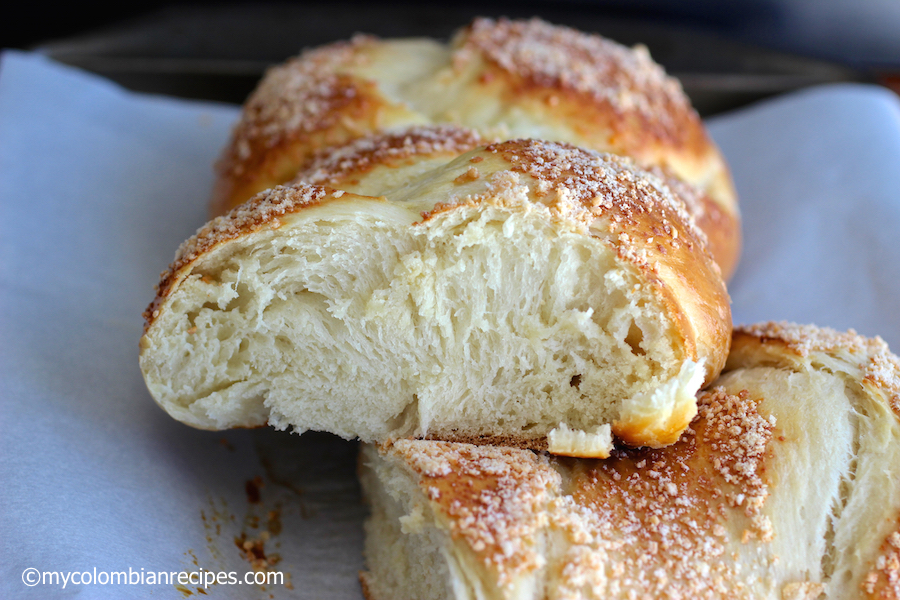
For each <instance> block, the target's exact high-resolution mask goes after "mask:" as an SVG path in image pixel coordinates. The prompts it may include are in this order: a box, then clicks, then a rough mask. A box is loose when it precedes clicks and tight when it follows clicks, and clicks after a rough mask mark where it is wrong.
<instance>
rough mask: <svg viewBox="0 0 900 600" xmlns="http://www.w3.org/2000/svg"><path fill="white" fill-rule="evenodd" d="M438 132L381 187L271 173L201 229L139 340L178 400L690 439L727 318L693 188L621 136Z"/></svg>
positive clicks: (498, 436) (203, 421)
mask: <svg viewBox="0 0 900 600" xmlns="http://www.w3.org/2000/svg"><path fill="white" fill-rule="evenodd" d="M450 137H452V136H450ZM428 139H429V138H428V137H427V136H423V137H422V138H421V139H420V140H418V143H421V144H423V145H426V146H427V145H428V143H429V142H428ZM441 140H442V141H441V143H440V144H437V146H436V147H435V152H434V153H432V154H428V153H427V152H424V151H422V152H418V154H417V156H418V157H419V158H421V157H423V156H430V157H431V158H430V159H429V161H430V162H429V165H430V166H429V167H428V169H426V170H425V172H419V171H415V172H407V173H406V174H405V175H403V176H400V175H401V174H402V172H403V169H400V168H390V169H387V171H386V173H387V175H386V176H385V177H383V178H381V179H378V181H380V182H381V183H379V185H382V184H385V185H384V187H379V188H378V192H377V197H376V196H374V195H362V194H357V193H352V192H349V191H345V190H340V189H337V190H335V189H334V188H330V187H321V186H315V185H310V184H297V185H296V186H294V187H287V188H275V189H274V190H272V191H270V192H266V193H263V194H261V195H259V196H258V197H257V198H256V199H254V200H253V201H251V202H249V203H247V204H245V205H243V206H241V207H239V208H238V209H236V210H235V211H233V212H232V213H230V214H229V215H228V216H227V217H224V218H219V219H217V220H214V221H212V222H211V223H210V224H209V225H207V226H206V227H205V228H204V229H203V230H201V231H200V232H199V233H198V235H197V236H195V237H194V238H193V239H191V240H189V241H188V242H186V243H185V245H183V247H182V248H181V249H180V250H179V253H178V255H177V257H176V261H175V263H174V264H173V265H172V267H171V268H170V269H169V271H168V272H167V273H165V274H164V276H163V279H162V281H161V283H160V286H159V293H158V295H157V298H156V300H155V301H154V303H153V305H152V306H151V307H150V308H149V309H148V311H147V313H146V315H145V316H146V319H147V328H146V332H145V335H144V337H143V338H142V341H141V369H142V371H143V373H144V376H145V379H146V381H147V385H148V388H149V389H150V392H151V394H152V395H153V397H154V398H155V399H156V400H157V401H158V402H159V403H160V404H161V406H162V407H163V408H165V409H166V410H167V411H168V412H169V413H170V414H171V415H172V416H174V417H175V418H177V419H179V420H182V421H184V422H186V423H188V424H190V425H193V426H196V427H202V428H210V429H217V428H226V427H235V426H243V427H252V426H259V425H263V424H266V423H269V424H271V425H274V426H276V427H279V428H287V427H291V428H294V429H295V430H298V431H303V430H306V429H316V430H325V431H330V432H333V433H336V434H338V435H341V436H343V437H347V438H354V437H359V438H360V439H362V440H365V441H378V442H382V441H386V440H389V439H396V438H399V437H410V436H413V437H438V438H441V439H450V440H457V441H475V442H481V443H484V442H491V441H494V442H503V443H509V444H516V445H519V446H522V447H531V448H541V449H542V448H547V447H548V445H549V446H550V449H551V451H555V452H559V453H562V454H570V455H576V456H584V455H588V456H605V455H606V453H607V452H608V451H609V448H610V445H611V440H612V435H615V436H616V437H618V438H619V439H621V440H622V441H623V442H625V443H629V444H632V445H637V446H644V445H649V446H654V447H658V446H664V445H667V444H671V443H673V442H674V441H675V440H676V439H677V438H678V436H679V435H680V433H681V432H682V431H683V430H684V428H685V427H686V426H687V424H688V423H689V422H690V420H691V418H693V416H694V414H695V413H696V399H695V397H694V394H695V392H696V391H697V389H699V387H700V386H701V384H702V383H703V382H704V381H706V382H709V381H711V380H712V379H713V378H714V377H715V376H716V375H717V374H718V372H719V371H720V369H721V367H722V365H723V364H724V360H725V357H726V354H727V347H728V344H729V340H730V337H729V336H730V330H731V317H730V311H729V301H728V296H727V293H726V291H725V287H724V284H723V282H722V280H721V277H720V275H719V270H718V268H717V267H716V265H715V263H714V262H713V260H712V258H711V257H710V255H709V254H708V252H707V251H706V247H705V243H704V236H703V233H702V232H701V231H700V230H699V229H697V228H696V226H695V225H694V223H693V221H692V220H691V219H690V217H689V215H688V214H687V212H686V208H685V205H684V203H683V202H682V201H681V200H680V199H679V198H678V197H677V196H676V195H675V194H673V193H672V192H671V190H670V189H669V188H668V187H667V186H666V185H665V183H664V182H663V181H662V180H661V179H659V178H658V177H655V176H653V175H652V174H650V173H648V172H646V171H643V170H641V169H639V168H638V167H636V166H635V165H634V163H633V162H632V161H629V160H627V159H623V158H621V157H616V156H612V155H601V154H598V153H594V152H589V151H586V150H581V149H578V148H575V147H572V146H568V145H565V144H558V143H550V142H541V141H535V140H514V141H508V142H499V143H495V144H490V145H487V146H478V147H476V148H474V149H472V150H469V151H468V152H463V153H461V154H459V155H458V156H456V157H455V158H452V159H451V158H450V157H449V156H448V153H447V149H446V146H447V145H449V146H454V145H459V146H460V147H467V146H468V145H469V143H470V142H471V139H470V138H468V137H467V136H466V134H465V133H464V132H461V133H459V136H458V138H457V142H447V141H446V139H445V137H442V138H441ZM453 152H456V151H455V150H454V151H453ZM453 152H450V154H453ZM350 162H352V161H350ZM395 167H396V166H395ZM373 173H377V170H373V171H371V172H370V173H369V175H372V174H373ZM373 181H374V180H373ZM363 183H364V182H363ZM370 183H371V182H370ZM387 183H390V184H391V185H386V184H387ZM360 185H363V184H360ZM367 193H372V191H371V190H369V192H367ZM423 213H424V216H423Z"/></svg>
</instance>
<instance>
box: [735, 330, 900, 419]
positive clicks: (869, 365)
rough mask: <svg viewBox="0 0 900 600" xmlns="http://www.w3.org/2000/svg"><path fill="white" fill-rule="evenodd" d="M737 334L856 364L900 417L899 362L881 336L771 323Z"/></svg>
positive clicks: (799, 353) (797, 351)
mask: <svg viewBox="0 0 900 600" xmlns="http://www.w3.org/2000/svg"><path fill="white" fill-rule="evenodd" d="M735 332H736V333H741V334H746V335H750V336H753V337H756V338H758V339H759V340H760V341H762V342H763V343H766V341H767V340H778V341H779V342H782V343H784V344H785V345H786V346H787V347H788V348H790V349H791V350H792V351H794V352H796V353H797V354H798V355H800V356H802V357H806V356H809V354H810V353H811V352H823V353H826V354H830V355H833V356H836V357H839V358H841V359H844V360H851V358H852V359H853V360H854V361H855V362H856V364H857V365H858V366H859V368H860V369H861V370H862V378H863V379H865V380H866V381H869V382H870V383H872V384H873V385H875V386H876V387H878V388H880V389H881V390H883V391H884V393H885V394H886V395H887V397H888V401H889V402H890V405H891V408H892V409H893V411H894V413H895V414H896V415H898V417H900V359H898V357H897V356H896V355H895V354H893V353H891V351H890V348H888V345H887V343H885V341H884V340H883V339H881V338H880V337H878V336H876V337H874V338H867V337H864V336H861V335H859V334H858V333H856V331H854V330H853V329H850V330H848V331H846V332H840V331H836V330H834V329H831V328H829V327H817V326H815V325H798V324H796V323H788V322H784V321H782V322H779V323H775V322H768V323H757V324H754V325H742V326H739V327H735Z"/></svg>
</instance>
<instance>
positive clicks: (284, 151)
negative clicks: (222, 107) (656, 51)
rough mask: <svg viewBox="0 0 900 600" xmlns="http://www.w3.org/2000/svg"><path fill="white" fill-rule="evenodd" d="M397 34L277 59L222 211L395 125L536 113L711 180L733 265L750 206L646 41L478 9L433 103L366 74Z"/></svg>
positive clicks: (715, 213)
mask: <svg viewBox="0 0 900 600" xmlns="http://www.w3.org/2000/svg"><path fill="white" fill-rule="evenodd" d="M392 43H394V42H392V41H381V40H377V39H375V38H372V37H361V36H358V37H356V38H354V39H353V40H352V41H351V42H347V43H339V44H333V45H330V46H326V47H323V48H320V49H317V50H313V51H308V52H306V53H304V54H303V55H301V56H300V57H299V58H297V59H294V60H292V61H290V62H288V63H286V64H285V65H283V66H281V67H277V68H275V69H273V70H272V71H271V72H270V73H269V74H268V75H267V77H266V78H265V79H264V80H263V82H262V83H261V84H260V87H259V89H258V90H257V91H256V92H255V93H254V94H253V96H252V97H251V98H250V100H248V102H247V105H246V106H245V108H244V113H243V115H242V118H241V121H240V122H239V124H238V125H237V127H236V129H235V131H234V134H233V137H232V140H231V142H230V144H229V146H228V148H226V150H225V153H224V154H223V156H222V159H221V160H220V162H219V166H218V173H219V177H218V181H217V183H216V187H215V191H214V194H213V202H212V208H211V210H212V213H213V214H221V213H223V212H224V211H225V210H226V209H227V208H230V207H232V206H236V205H237V204H239V203H241V202H243V201H244V200H245V199H246V198H249V197H250V196H252V195H253V194H254V193H256V192H258V191H260V190H262V189H264V188H266V187H271V186H273V185H276V184H280V183H283V182H285V181H288V180H290V179H292V178H293V177H294V175H295V174H296V173H297V171H298V170H300V169H301V168H302V167H303V165H304V164H305V163H306V162H307V161H308V160H309V158H310V157H311V156H312V154H313V153H314V152H315V151H316V150H317V149H320V148H322V147H326V146H331V145H335V144H342V143H345V142H347V141H349V140H352V139H355V138H357V137H360V136H362V135H366V134H368V133H372V132H376V131H379V130H383V129H384V128H385V127H388V126H391V127H396V126H400V125H404V124H405V125H411V124H416V123H424V122H454V123H460V124H464V125H465V124H468V125H472V126H478V127H486V128H487V129H488V130H491V131H492V133H496V131H494V128H498V127H499V128H500V130H502V129H504V128H507V127H508V126H509V125H508V124H507V123H505V121H504V119H506V118H507V117H505V116H503V115H506V114H507V113H508V114H509V118H510V119H511V120H512V121H515V120H516V117H515V115H523V114H524V115H528V119H531V120H533V121H534V122H535V123H541V127H540V129H541V130H542V131H544V130H546V131H549V132H552V134H551V135H552V136H553V137H554V139H565V140H566V141H569V142H571V143H574V144H577V145H579V146H585V147H589V148H594V149H598V150H602V151H608V152H613V153H616V154H623V155H627V156H631V157H634V158H635V159H636V160H638V162H639V163H641V164H643V165H648V166H652V165H656V166H659V167H663V168H666V169H669V170H670V171H671V172H672V173H675V174H676V175H677V176H678V177H679V178H681V179H683V180H685V181H689V182H691V185H694V186H697V187H699V188H701V189H703V193H702V197H703V200H701V203H702V204H706V203H710V206H709V207H708V208H707V211H706V215H707V216H708V218H698V222H699V224H700V226H701V227H702V228H704V230H707V231H708V233H709V234H710V237H711V247H712V250H713V252H714V255H715V256H716V258H717V259H718V260H720V261H721V265H720V266H722V268H723V273H724V274H725V276H726V278H727V277H728V276H730V274H731V273H732V272H733V269H734V265H735V263H736V257H737V255H738V253H739V249H740V235H739V216H738V210H737V201H736V197H735V194H734V190H733V187H732V185H731V183H730V176H729V175H728V170H727V167H726V166H725V163H724V161H723V159H722V157H721V156H720V154H719V152H718V150H717V148H716V147H715V145H714V144H713V143H712V142H711V140H710V139H709V137H708V135H707V134H706V131H705V129H704V127H703V124H702V122H701V121H700V119H699V117H698V115H697V114H696V112H695V111H694V110H693V109H692V108H691V106H690V103H689V101H688V99H687V97H686V96H685V95H684V93H683V91H682V90H681V87H680V85H679V84H678V82H677V81H676V80H675V79H673V78H671V77H668V76H667V75H666V74H665V72H664V71H663V69H662V68H661V67H660V66H659V65H657V64H655V63H654V62H653V61H652V60H651V59H650V57H649V55H648V54H647V53H646V51H645V50H643V49H629V48H626V47H624V46H621V45H619V44H616V43H614V42H611V41H609V40H606V39H604V38H601V37H599V36H596V35H588V34H585V33H582V32H578V31H576V30H573V29H569V28H566V27H560V26H554V25H551V24H549V23H546V22H543V21H540V20H538V19H532V20H529V21H511V20H508V19H499V20H492V19H477V20H475V21H474V22H473V23H472V24H471V25H470V26H469V27H467V28H465V29H464V30H462V31H461V33H460V34H459V35H458V36H457V38H456V42H455V44H454V48H453V49H452V54H450V59H449V64H448V65H447V66H446V67H444V68H443V70H439V71H438V72H437V73H435V72H431V73H426V74H423V77H425V78H426V79H427V84H428V85H430V86H436V89H438V90H440V89H444V88H446V89H445V91H444V93H440V92H439V91H434V90H432V91H431V93H432V94H436V95H437V97H442V96H452V97H455V95H456V94H460V96H459V98H456V100H455V102H458V103H459V104H460V105H459V106H457V105H456V104H454V105H452V106H451V107H449V108H447V107H445V108H442V109H432V107H431V106H430V103H429V102H428V101H422V102H419V104H420V105H417V104H416V102H418V101H416V102H413V101H412V100H410V105H407V104H404V103H403V102H402V100H400V99H399V98H398V97H395V96H396V95H397V93H399V92H397V91H396V90H395V91H394V92H392V94H386V93H383V91H382V90H381V88H380V87H379V86H380V85H381V84H380V83H379V82H378V81H376V79H377V78H378V75H377V74H371V73H370V74H369V75H366V76H363V75H362V73H363V72H366V73H369V71H366V70H365V67H366V65H367V64H369V63H370V62H372V61H374V62H378V60H379V59H378V58H376V56H377V55H378V53H379V51H380V50H379V49H383V48H388V47H390V45H391V44H392ZM395 59H396V57H392V60H395ZM379 64H380V63H379ZM435 68H438V67H435ZM374 72H380V71H379V69H374ZM369 77H371V78H369ZM428 77H431V79H428ZM419 83H423V82H419ZM401 95H402V94H401ZM485 103H487V104H491V105H493V104H494V103H496V104H497V110H499V111H500V114H499V115H496V116H495V117H494V120H496V121H497V122H492V121H490V119H489V120H488V122H482V121H483V119H484V115H483V114H482V112H481V108H480V107H482V106H483V105H485ZM412 105H415V108H413V107H412ZM429 111H431V112H429ZM432 113H433V114H432ZM515 135H522V133H518V134H515V133H514V134H513V136H515ZM526 135H532V134H531V133H528V134H526ZM712 205H714V206H712Z"/></svg>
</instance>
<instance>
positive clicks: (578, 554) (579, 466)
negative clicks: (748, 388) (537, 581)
mask: <svg viewBox="0 0 900 600" xmlns="http://www.w3.org/2000/svg"><path fill="white" fill-rule="evenodd" d="M698 401H699V404H700V413H699V415H698V417H697V419H696V420H695V421H694V423H693V425H692V429H691V430H689V431H688V432H687V433H686V434H685V435H684V436H682V439H681V440H680V441H679V442H678V443H677V444H675V445H674V446H672V447H669V448H666V449H662V450H647V449H638V450H616V451H614V453H613V455H612V457H611V458H609V459H607V460H603V461H592V460H575V459H565V458H555V459H551V460H549V461H547V460H545V459H543V458H541V457H539V456H537V455H535V454H533V453H531V452H528V451H522V450H512V449H507V448H496V447H485V446H470V445H466V444H448V443H442V442H425V441H419V442H402V443H401V442H398V443H396V444H395V445H394V447H393V452H399V453H400V455H401V457H402V459H403V460H404V461H405V462H406V464H407V465H409V466H410V467H411V468H412V469H413V470H414V471H415V472H416V473H417V474H419V476H420V478H421V479H420V486H421V489H422V490H423V492H424V493H425V494H426V496H428V498H429V499H430V500H432V502H434V503H435V504H436V505H437V506H439V510H440V511H443V512H444V513H445V515H446V516H447V517H448V518H449V520H450V522H451V528H452V529H451V531H452V532H453V534H454V537H457V536H458V537H461V538H462V539H464V540H465V543H466V544H467V546H468V547H469V548H471V549H472V550H474V551H475V552H476V553H477V554H479V555H480V556H481V557H482V560H483V561H484V562H485V564H486V566H491V567H492V570H493V571H495V572H497V574H498V576H499V577H500V578H501V580H502V581H504V582H506V583H508V582H510V581H512V580H513V578H514V577H516V576H517V575H518V574H520V571H521V568H523V567H524V568H529V569H530V568H534V566H535V564H537V563H536V562H535V560H536V559H535V558H534V557H533V556H532V552H533V549H534V547H535V540H540V539H541V536H544V539H546V538H547V537H550V536H551V535H552V536H553V539H555V540H559V541H562V540H566V542H567V547H565V548H563V547H561V546H558V545H556V544H554V545H551V546H543V547H544V548H545V551H547V552H550V555H549V556H547V558H546V560H548V561H549V562H548V572H550V573H558V574H559V577H560V578H559V579H557V580H554V581H553V585H554V586H555V587H556V588H557V590H558V591H559V593H560V595H561V597H565V596H566V594H567V593H568V594H570V595H578V594H579V593H583V590H584V589H586V588H587V589H591V590H592V591H593V593H594V594H595V595H597V596H600V597H603V596H606V595H609V596H616V597H631V596H630V595H629V594H632V595H633V594H643V595H644V596H645V597H654V598H668V599H688V598H690V599H694V598H706V597H729V598H744V597H747V598H752V597H755V593H754V589H753V581H752V577H753V573H752V572H751V571H748V572H742V571H741V570H740V569H739V568H738V567H737V565H735V564H734V563H733V561H732V560H731V558H732V552H734V551H735V549H736V548H737V547H743V546H745V545H747V544H758V545H760V546H761V547H764V545H765V544H766V543H767V542H768V541H769V540H770V539H771V537H772V527H771V524H770V523H769V521H768V519H767V518H766V517H765V516H764V514H763V508H764V506H765V501H766V498H767V496H768V487H767V483H766V481H765V477H764V472H765V464H764V462H765V457H766V450H767V446H768V444H769V443H770V441H771V439H772V431H773V428H774V425H775V424H774V421H773V420H772V419H770V418H767V417H765V416H763V415H761V414H759V413H758V412H757V401H756V400H753V399H751V398H750V397H749V394H747V393H746V392H745V393H741V394H739V395H729V394H727V393H726V392H725V391H724V390H722V389H716V390H712V391H710V392H707V393H704V394H701V395H700V397H699V399H698ZM401 444H402V445H401ZM564 482H565V483H564ZM551 531H552V532H553V533H552V534H551V533H550V532H551ZM557 536H562V538H561V539H560V538H558V537H557ZM538 545H539V546H540V543H539V544H538ZM553 548H556V549H557V550H558V554H555V555H554V554H553ZM488 549H490V551H488ZM484 552H487V553H486V554H485V553H484ZM526 555H527V556H528V557H529V558H528V560H523V559H522V558H520V559H519V560H518V561H513V562H512V563H510V562H508V561H507V558H508V557H511V556H516V557H523V556H526ZM760 556H761V557H763V558H764V559H765V556H767V555H766V554H765V553H764V552H763V553H761V554H760ZM501 557H503V558H501ZM770 558H771V557H770ZM765 560H769V559H765ZM771 560H774V558H771ZM510 564H512V565H514V566H515V568H512V569H511V568H510Z"/></svg>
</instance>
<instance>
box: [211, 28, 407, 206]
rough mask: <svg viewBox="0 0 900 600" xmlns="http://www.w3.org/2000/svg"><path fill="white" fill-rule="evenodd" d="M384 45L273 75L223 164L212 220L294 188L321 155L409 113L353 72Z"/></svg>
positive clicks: (320, 52) (314, 56)
mask: <svg viewBox="0 0 900 600" xmlns="http://www.w3.org/2000/svg"><path fill="white" fill-rule="evenodd" d="M378 43H379V42H378V40H376V39H375V38H373V37H370V36H356V37H354V38H353V39H352V40H351V41H349V42H337V43H334V44H330V45H328V46H323V47H321V48H316V49H313V50H309V51H306V52H304V53H303V54H301V55H300V56H299V57H297V58H295V59H292V60H290V61H288V62H287V63H285V64H284V65H280V66H277V67H274V68H273V69H271V70H270V71H269V72H268V73H267V74H266V77H265V78H263V80H262V82H261V83H260V85H259V87H258V88H257V89H256V90H255V91H254V93H253V94H252V95H251V96H250V98H249V99H248V100H247V102H246V104H245V105H244V110H243V112H242V114H241V119H240V121H239V122H238V124H237V125H236V127H235V129H234V131H233V133H232V138H231V142H230V143H229V145H228V146H227V147H226V148H225V151H224V153H223V154H222V156H221V158H220V159H219V161H218V162H217V164H216V171H217V173H218V177H217V180H216V184H215V187H214V190H213V195H212V200H211V203H210V213H211V215H212V216H216V215H221V214H223V213H225V212H227V211H228V210H230V209H231V208H233V207H235V206H237V205H239V204H240V203H242V202H244V201H245V200H246V199H248V198H250V197H251V196H253V195H255V194H257V193H258V192H260V191H262V190H264V189H267V188H270V187H273V186H275V185H278V184H282V183H284V182H286V181H288V180H290V179H291V178H293V177H294V175H295V174H296V172H297V169H298V167H299V166H300V165H302V164H304V163H305V162H306V161H307V160H308V159H309V157H310V156H311V155H312V153H313V152H314V151H315V150H317V149H318V148H322V147H326V146H331V145H334V144H340V143H343V142H347V141H349V140H351V139H355V138H357V137H359V136H361V135H363V134H365V133H368V132H370V131H375V130H378V129H381V128H382V127H383V126H384V122H385V121H389V120H390V119H391V118H393V117H389V116H388V115H389V114H390V113H392V112H394V111H399V112H400V113H401V114H403V113H406V112H408V111H407V110H406V109H404V108H403V107H402V106H400V105H398V104H395V103H391V102H389V101H387V100H386V98H385V97H384V96H383V95H382V94H381V92H380V91H379V90H378V85H377V83H376V82H374V81H370V80H366V79H363V78H360V77H358V76H356V75H352V74H350V73H347V72H346V71H348V70H350V69H352V68H353V67H355V66H358V65H360V64H364V63H365V62H366V60H367V54H368V53H369V52H371V51H372V49H373V47H375V46H377V44H378ZM414 120H415V119H413V118H410V122H414Z"/></svg>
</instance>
